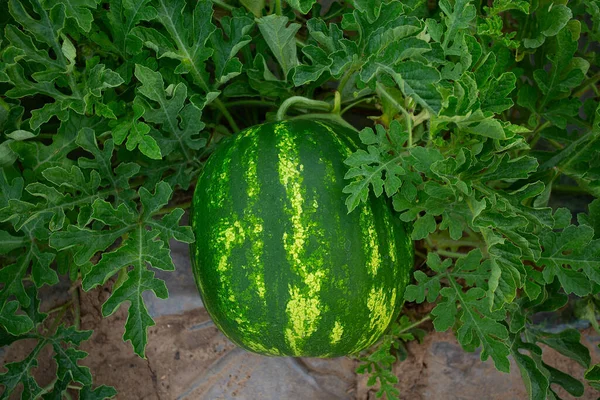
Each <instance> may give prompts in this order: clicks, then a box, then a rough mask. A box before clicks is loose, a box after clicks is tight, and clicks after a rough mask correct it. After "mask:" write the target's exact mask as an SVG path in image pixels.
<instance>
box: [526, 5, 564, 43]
mask: <svg viewBox="0 0 600 400" xmlns="http://www.w3.org/2000/svg"><path fill="white" fill-rule="evenodd" d="M572 17H573V13H572V12H571V10H570V9H569V7H567V6H565V5H563V4H550V5H549V6H548V5H545V4H544V5H542V7H540V9H538V11H537V12H536V13H535V20H536V23H537V26H538V28H537V30H535V31H534V32H532V34H533V35H532V36H531V37H529V38H524V39H523V45H524V46H525V47H526V48H530V49H534V48H537V47H540V46H541V45H543V44H544V42H545V41H546V38H547V37H552V36H555V35H556V34H558V33H559V32H560V31H561V29H563V28H564V27H565V25H566V24H567V22H569V20H571V18H572Z"/></svg>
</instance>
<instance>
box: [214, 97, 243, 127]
mask: <svg viewBox="0 0 600 400" xmlns="http://www.w3.org/2000/svg"><path fill="white" fill-rule="evenodd" d="M213 103H215V106H216V107H217V108H218V109H219V111H221V113H222V114H223V116H224V117H225V119H226V120H227V123H229V126H231V129H233V131H234V132H239V131H240V127H239V126H238V124H237V123H236V122H235V120H234V119H233V117H232V116H231V113H230V112H229V111H228V110H227V107H225V104H223V102H222V101H221V100H219V99H214V100H213Z"/></svg>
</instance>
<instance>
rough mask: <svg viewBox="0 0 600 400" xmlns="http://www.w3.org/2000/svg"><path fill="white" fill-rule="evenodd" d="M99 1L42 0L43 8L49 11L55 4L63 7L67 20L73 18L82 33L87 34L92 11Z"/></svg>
mask: <svg viewBox="0 0 600 400" xmlns="http://www.w3.org/2000/svg"><path fill="white" fill-rule="evenodd" d="M98 3H99V0H52V1H51V0H44V8H46V9H47V10H50V9H51V8H52V7H54V6H55V5H56V4H62V5H63V6H64V7H65V14H66V17H67V18H73V19H74V20H75V21H76V22H77V25H78V26H79V28H80V29H81V30H83V31H84V32H89V31H90V29H91V28H92V21H93V20H94V17H93V16H92V11H93V10H95V9H96V7H97V6H98Z"/></svg>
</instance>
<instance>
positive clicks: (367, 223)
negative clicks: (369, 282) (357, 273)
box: [360, 205, 381, 276]
mask: <svg viewBox="0 0 600 400" xmlns="http://www.w3.org/2000/svg"><path fill="white" fill-rule="evenodd" d="M360 229H361V231H362V237H363V249H364V252H365V254H366V255H367V260H366V262H367V267H368V269H369V272H370V273H371V275H373V276H374V275H377V270H378V268H379V266H380V265H381V254H380V253H379V244H378V243H377V231H376V230H375V221H374V219H373V210H372V209H371V207H369V206H367V205H365V206H363V207H362V208H361V210H360Z"/></svg>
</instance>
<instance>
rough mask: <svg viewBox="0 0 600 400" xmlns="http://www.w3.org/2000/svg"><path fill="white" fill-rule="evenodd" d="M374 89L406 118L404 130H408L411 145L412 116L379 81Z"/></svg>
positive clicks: (410, 144) (410, 145)
mask: <svg viewBox="0 0 600 400" xmlns="http://www.w3.org/2000/svg"><path fill="white" fill-rule="evenodd" d="M375 91H376V92H377V94H378V95H379V96H381V97H385V98H386V100H388V101H389V102H390V103H392V105H393V106H394V107H396V108H397V109H398V111H400V112H401V113H402V115H404V119H405V120H406V130H407V131H408V147H409V148H410V147H413V137H412V136H413V135H412V117H411V116H410V114H409V113H408V111H406V108H404V107H402V105H401V104H400V103H398V102H397V101H396V99H394V98H393V97H392V95H390V94H389V93H388V92H387V91H386V90H385V88H384V87H383V85H382V84H381V83H379V82H377V88H376V89H375Z"/></svg>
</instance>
